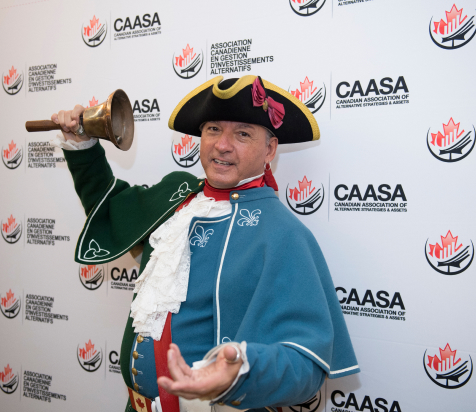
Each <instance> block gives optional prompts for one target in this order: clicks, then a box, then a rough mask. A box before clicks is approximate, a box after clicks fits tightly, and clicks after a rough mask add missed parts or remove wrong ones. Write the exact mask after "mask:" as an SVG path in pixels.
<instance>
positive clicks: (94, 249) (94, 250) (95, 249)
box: [83, 239, 110, 260]
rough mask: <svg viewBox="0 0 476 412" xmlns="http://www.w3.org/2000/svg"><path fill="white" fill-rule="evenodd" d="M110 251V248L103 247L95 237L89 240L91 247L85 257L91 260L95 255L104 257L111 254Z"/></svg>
mask: <svg viewBox="0 0 476 412" xmlns="http://www.w3.org/2000/svg"><path fill="white" fill-rule="evenodd" d="M109 253H110V252H109V250H106V249H101V247H100V246H99V244H98V242H96V241H95V240H94V239H91V241H90V242H89V249H88V250H87V251H86V253H85V254H84V256H83V259H87V260H89V259H94V258H95V257H103V256H107V255H109ZM88 255H89V256H88Z"/></svg>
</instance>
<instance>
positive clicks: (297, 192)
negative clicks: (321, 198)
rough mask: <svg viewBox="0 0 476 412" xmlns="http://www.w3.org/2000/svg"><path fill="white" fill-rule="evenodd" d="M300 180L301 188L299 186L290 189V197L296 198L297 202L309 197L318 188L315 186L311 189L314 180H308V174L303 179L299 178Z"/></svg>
mask: <svg viewBox="0 0 476 412" xmlns="http://www.w3.org/2000/svg"><path fill="white" fill-rule="evenodd" d="M298 182H299V184H298V186H299V189H298V188H297V187H295V188H294V189H289V198H290V199H294V200H295V201H296V202H298V201H302V200H304V199H307V198H308V197H309V195H310V194H311V193H312V192H314V190H315V189H316V188H315V187H313V188H312V189H311V186H312V180H310V181H309V180H307V177H306V176H304V178H303V179H302V181H301V180H299V179H298Z"/></svg>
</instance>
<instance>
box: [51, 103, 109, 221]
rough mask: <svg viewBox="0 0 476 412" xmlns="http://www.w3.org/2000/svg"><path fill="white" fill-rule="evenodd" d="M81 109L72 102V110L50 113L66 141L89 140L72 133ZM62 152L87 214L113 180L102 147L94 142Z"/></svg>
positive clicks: (75, 128)
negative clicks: (88, 146)
mask: <svg viewBox="0 0 476 412" xmlns="http://www.w3.org/2000/svg"><path fill="white" fill-rule="evenodd" d="M84 110H85V109H84V107H83V106H80V105H76V106H75V107H74V109H73V110H67V111H64V110H60V111H59V112H58V113H54V114H53V115H52V116H51V120H53V121H54V122H55V123H56V124H59V125H60V126H61V132H62V134H63V137H64V139H65V141H66V142H74V143H73V144H75V143H76V144H77V143H82V142H88V141H89V140H90V138H89V137H88V136H78V135H76V134H75V133H74V132H76V131H77V130H78V128H79V117H80V115H81V114H82V113H83V112H84ZM63 152H64V157H65V159H66V162H67V164H68V168H69V170H70V172H71V175H72V177H73V181H74V187H75V189H76V193H77V194H78V196H79V198H80V200H81V203H82V205H83V207H84V210H85V212H86V215H88V214H89V212H90V211H91V210H92V208H93V207H94V205H95V204H96V202H97V200H98V199H99V198H100V197H101V195H102V194H103V193H104V191H105V190H106V188H107V186H108V184H109V183H110V182H111V180H112V179H113V174H112V170H111V167H110V166H109V164H108V162H107V160H106V156H105V152H104V149H103V148H102V146H101V145H100V144H99V143H96V144H94V145H93V146H92V147H90V148H88V149H84V150H64V149H63Z"/></svg>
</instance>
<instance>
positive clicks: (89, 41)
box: [81, 16, 107, 47]
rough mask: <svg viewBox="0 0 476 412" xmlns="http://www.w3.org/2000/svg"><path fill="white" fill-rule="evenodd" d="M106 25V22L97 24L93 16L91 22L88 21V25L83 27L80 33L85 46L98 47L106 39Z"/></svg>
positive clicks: (97, 21)
mask: <svg viewBox="0 0 476 412" xmlns="http://www.w3.org/2000/svg"><path fill="white" fill-rule="evenodd" d="M106 34H107V24H106V22H105V21H104V22H102V23H100V22H99V19H97V18H96V16H93V19H92V20H89V25H88V26H84V25H83V28H82V31H81V35H82V36H83V41H84V44H86V46H89V47H98V46H99V45H100V44H101V43H102V42H103V41H104V39H105V38H106Z"/></svg>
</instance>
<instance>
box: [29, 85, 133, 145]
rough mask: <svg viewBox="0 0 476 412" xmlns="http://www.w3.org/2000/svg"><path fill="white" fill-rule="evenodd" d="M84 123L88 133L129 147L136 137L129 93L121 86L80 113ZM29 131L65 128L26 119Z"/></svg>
mask: <svg viewBox="0 0 476 412" xmlns="http://www.w3.org/2000/svg"><path fill="white" fill-rule="evenodd" d="M79 120H80V124H81V125H82V126H83V128H84V132H85V133H86V135H87V136H88V137H97V138H99V139H104V140H109V141H110V142H112V143H113V144H114V145H115V146H116V147H118V148H119V149H121V150H129V149H130V147H131V145H132V141H133V140H134V115H133V114H132V106H131V102H130V101H129V98H128V97H127V94H126V93H125V92H124V91H123V90H121V89H117V90H116V91H115V92H113V93H111V94H110V95H109V97H108V98H107V100H106V101H105V102H104V103H101V104H98V105H97V106H93V107H88V108H87V109H86V110H85V111H84V112H83V114H82V115H81V116H80V119H79ZM25 127H26V130H27V131H29V132H46V131H49V130H61V126H60V125H59V124H56V123H55V122H53V121H52V120H35V121H29V122H26V123H25Z"/></svg>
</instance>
